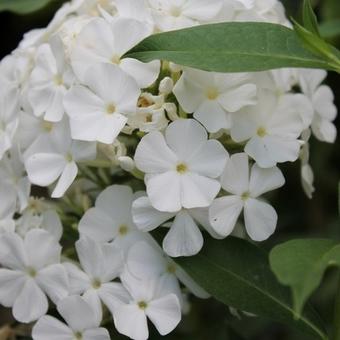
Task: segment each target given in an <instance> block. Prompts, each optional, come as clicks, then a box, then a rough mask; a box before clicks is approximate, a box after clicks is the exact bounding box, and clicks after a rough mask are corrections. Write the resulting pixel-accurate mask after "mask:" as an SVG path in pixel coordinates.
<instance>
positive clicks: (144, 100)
mask: <svg viewBox="0 0 340 340" xmlns="http://www.w3.org/2000/svg"><path fill="white" fill-rule="evenodd" d="M150 105H152V103H151V102H150V101H149V100H148V99H147V98H145V97H140V98H139V99H138V103H137V106H138V107H148V106H150Z"/></svg>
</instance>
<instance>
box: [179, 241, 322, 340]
mask: <svg viewBox="0 0 340 340" xmlns="http://www.w3.org/2000/svg"><path fill="white" fill-rule="evenodd" d="M176 262H177V263H178V264H179V265H180V266H181V267H182V268H183V269H184V270H185V271H186V272H187V273H188V274H189V275H190V276H191V277H192V278H193V279H194V280H195V281H196V282H197V283H198V284H200V285H201V286H202V287H203V288H204V289H206V290H207V291H208V292H209V293H210V294H211V295H212V296H214V297H215V298H216V299H217V300H219V301H221V302H223V303H224V304H226V305H228V306H232V307H234V308H237V309H239V310H243V311H247V312H250V313H253V314H256V315H258V316H262V317H265V318H269V319H271V320H275V321H279V322H282V323H285V324H288V325H290V326H292V327H295V328H296V329H299V330H300V331H302V332H304V333H305V334H309V335H310V336H311V338H317V339H325V338H326V337H325V335H324V334H323V332H322V331H321V330H320V329H321V328H322V326H320V325H319V322H318V321H316V320H318V319H317V318H316V317H314V316H313V317H311V315H312V314H313V313H311V315H309V316H308V317H306V316H303V317H302V318H301V319H299V320H297V319H296V318H294V312H293V310H292V307H291V301H290V294H289V291H288V290H287V289H285V287H283V286H281V285H280V284H279V283H278V282H277V280H276V279H275V276H274V275H273V273H272V272H271V270H270V267H269V263H268V256H267V254H266V253H265V252H263V251H262V250H261V249H259V248H258V247H256V246H255V245H253V244H252V243H250V242H248V241H246V240H241V239H238V238H234V237H228V238H227V239H225V240H223V241H220V240H218V241H217V240H212V239H210V238H208V237H207V238H206V240H205V245H204V247H203V250H202V251H201V252H200V253H199V254H198V255H196V256H194V257H189V258H178V259H176Z"/></svg>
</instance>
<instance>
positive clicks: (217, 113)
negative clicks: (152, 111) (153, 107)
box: [173, 69, 256, 132]
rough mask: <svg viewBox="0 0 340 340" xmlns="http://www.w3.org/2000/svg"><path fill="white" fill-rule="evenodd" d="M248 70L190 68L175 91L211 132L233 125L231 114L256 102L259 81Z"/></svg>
mask: <svg viewBox="0 0 340 340" xmlns="http://www.w3.org/2000/svg"><path fill="white" fill-rule="evenodd" d="M250 82H251V78H250V76H249V75H248V74H245V73H237V74H236V73H235V74H223V73H214V72H204V71H198V70H193V69H186V70H185V71H184V72H183V74H182V76H181V78H180V80H179V81H178V82H177V83H176V86H175V88H174V91H173V92H174V94H175V96H176V98H177V100H178V102H179V104H180V105H181V106H182V108H183V109H184V110H185V111H186V112H189V113H194V117H195V118H196V119H197V120H198V121H199V122H201V123H202V124H203V125H204V126H205V128H206V129H207V130H208V131H209V132H217V131H218V130H220V129H229V128H230V127H231V121H230V115H229V114H228V113H232V112H236V111H238V110H240V109H241V108H243V107H245V106H248V105H253V104H255V103H256V85H254V84H250Z"/></svg>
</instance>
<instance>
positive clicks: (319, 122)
mask: <svg viewBox="0 0 340 340" xmlns="http://www.w3.org/2000/svg"><path fill="white" fill-rule="evenodd" d="M312 130H313V134H314V135H315V137H316V138H317V139H319V140H320V141H323V142H327V143H334V142H335V140H336V137H337V129H336V126H335V125H334V124H333V123H332V122H330V121H328V120H326V119H322V118H320V117H318V116H316V117H315V118H314V120H313V123H312Z"/></svg>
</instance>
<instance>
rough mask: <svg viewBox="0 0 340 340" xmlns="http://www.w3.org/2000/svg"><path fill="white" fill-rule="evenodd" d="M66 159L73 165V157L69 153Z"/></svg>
mask: <svg viewBox="0 0 340 340" xmlns="http://www.w3.org/2000/svg"><path fill="white" fill-rule="evenodd" d="M65 159H66V161H67V162H68V163H71V162H72V161H73V156H72V155H71V154H70V153H68V154H67V155H66V156H65Z"/></svg>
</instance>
